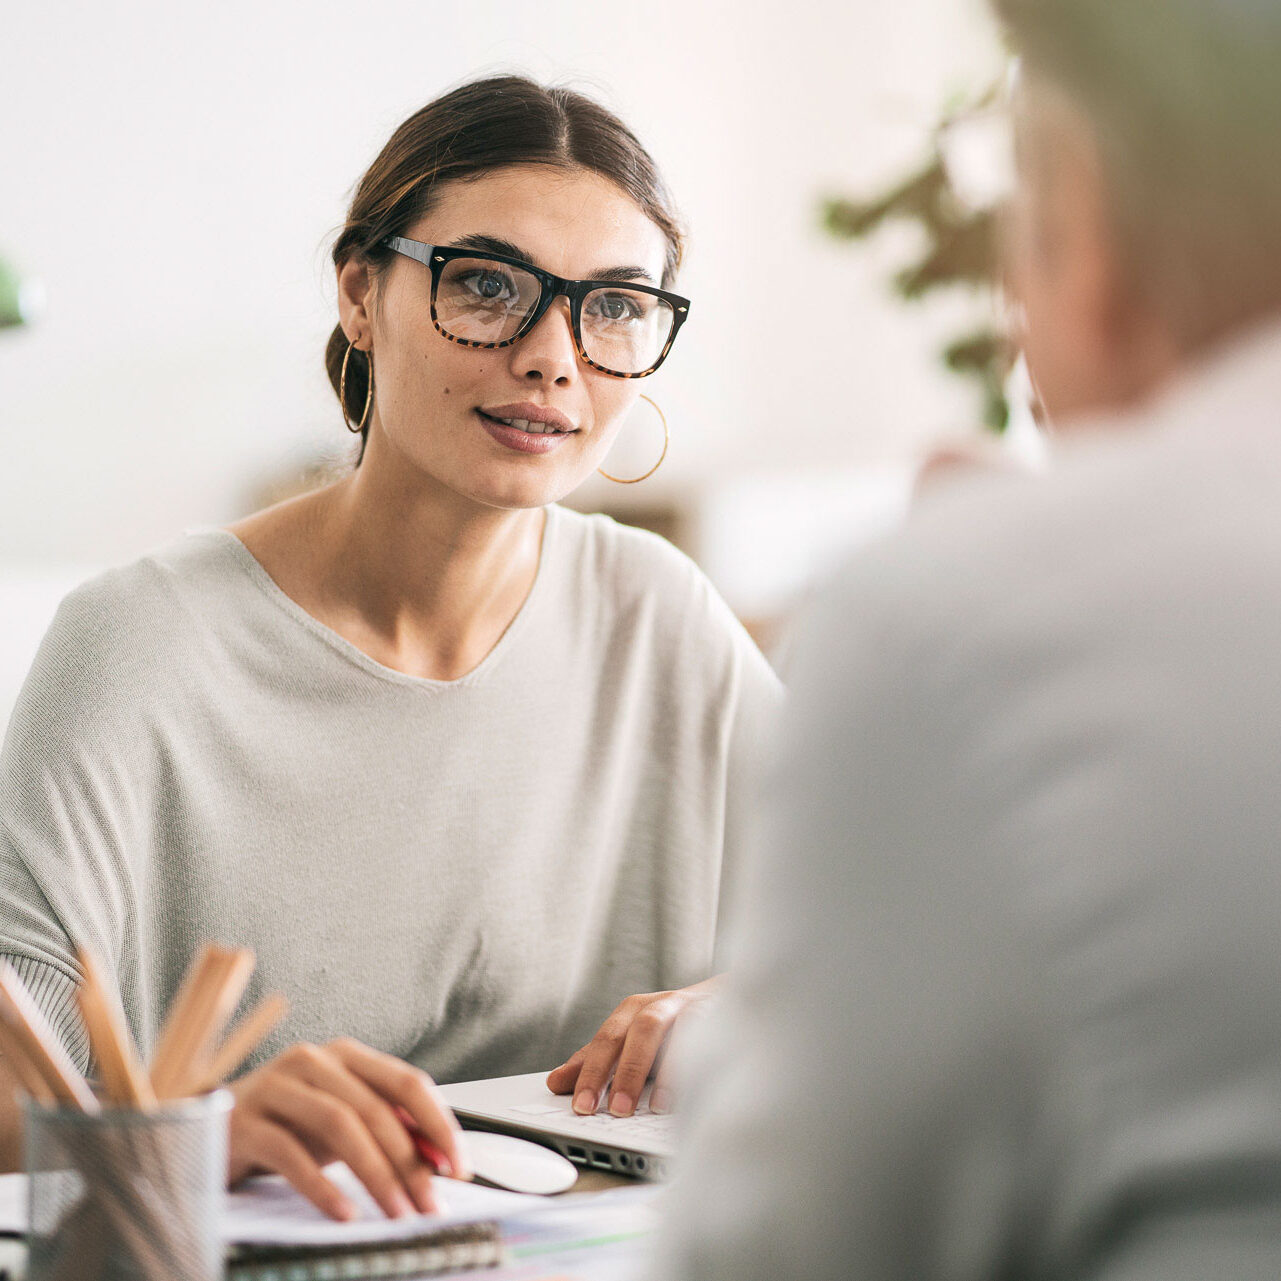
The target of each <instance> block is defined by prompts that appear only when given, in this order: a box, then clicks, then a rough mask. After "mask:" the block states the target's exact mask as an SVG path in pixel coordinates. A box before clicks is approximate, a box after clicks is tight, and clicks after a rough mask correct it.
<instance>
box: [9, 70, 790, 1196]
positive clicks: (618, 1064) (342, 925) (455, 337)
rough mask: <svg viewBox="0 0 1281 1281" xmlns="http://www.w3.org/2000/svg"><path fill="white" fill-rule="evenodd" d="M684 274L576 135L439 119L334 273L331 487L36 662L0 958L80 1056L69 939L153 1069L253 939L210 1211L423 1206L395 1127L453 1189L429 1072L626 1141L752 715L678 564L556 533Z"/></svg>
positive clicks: (437, 112)
mask: <svg viewBox="0 0 1281 1281" xmlns="http://www.w3.org/2000/svg"><path fill="white" fill-rule="evenodd" d="M680 257H681V239H680V233H679V230H678V225H677V222H676V219H675V216H674V214H673V211H672V207H671V205H670V202H669V200H668V198H667V196H666V194H665V191H664V188H663V186H662V184H661V181H660V179H659V177H658V175H657V173H656V171H655V168H654V165H653V162H652V161H651V160H650V158H649V156H648V155H647V154H646V153H645V151H644V150H643V149H642V148H641V146H640V144H639V143H638V142H637V140H636V139H635V137H634V136H633V135H632V134H631V133H630V132H629V131H628V130H627V129H626V128H625V127H624V126H623V125H622V124H621V123H620V122H619V121H618V120H617V119H615V118H614V117H613V116H612V115H610V114H609V113H608V112H606V111H604V110H603V109H602V108H601V107H600V106H598V105H597V104H595V103H593V102H591V101H589V100H587V99H585V98H583V97H581V96H579V95H577V94H574V93H572V92H569V91H567V90H563V89H552V90H548V89H544V88H542V87H540V86H537V85H535V84H532V83H530V82H528V81H526V80H522V79H518V78H501V79H493V80H487V81H481V82H478V83H473V84H470V85H467V86H465V87H463V88H461V89H458V90H456V91H454V92H452V93H450V94H447V95H446V96H445V97H443V98H441V99H439V100H437V101H435V102H433V103H431V104H429V105H428V106H427V107H425V108H423V109H422V110H421V111H419V112H418V113H417V114H415V115H414V116H412V117H411V118H410V119H409V120H407V121H406V122H405V123H404V124H403V125H401V126H400V128H398V129H397V130H396V132H395V134H394V135H393V136H392V138H391V139H390V140H389V142H388V143H387V145H386V147H385V148H384V149H383V151H382V153H381V154H380V155H379V156H378V158H377V159H376V160H375V161H374V164H373V165H372V167H371V168H370V170H369V172H368V173H367V174H366V175H365V176H364V178H363V179H362V181H361V183H360V185H359V187H358V189H357V191H356V195H355V198H354V200H353V203H352V207H351V212H350V216H349V218H348V220H347V224H346V226H345V227H344V228H343V231H342V233H341V235H340V236H339V238H338V241H337V244H336V246H335V249H334V261H335V263H336V266H337V275H338V305H339V326H338V327H337V328H336V329H335V331H334V334H333V337H332V339H331V341H330V344H329V351H328V365H329V371H330V377H331V380H332V381H333V382H334V385H335V390H336V391H337V392H338V393H339V397H340V400H341V402H342V411H343V416H344V418H345V420H346V421H347V423H348V426H349V427H351V428H353V429H355V430H358V431H359V433H360V435H361V454H360V460H359V463H358V465H357V466H356V467H355V468H354V469H353V470H352V472H351V473H350V475H348V476H346V477H345V478H344V479H342V480H340V481H338V482H337V483H335V484H332V485H330V486H329V487H327V488H324V489H321V490H319V491H317V492H314V493H310V494H307V495H305V496H303V497H301V498H297V499H294V500H292V501H290V502H286V503H284V504H281V505H280V506H277V507H274V508H271V509H270V510H268V511H264V512H261V513H259V514H257V515H255V516H252V517H250V518H249V519H247V520H245V521H243V522H241V523H239V524H237V525H235V526H233V527H231V528H230V529H220V530H212V531H209V532H206V533H202V534H197V535H189V536H188V537H186V538H184V539H182V540H181V541H180V542H178V543H175V544H174V545H172V546H170V547H168V548H165V549H163V550H161V551H159V552H157V553H155V554H153V555H151V556H148V557H146V558H145V559H143V560H142V561H140V562H138V563H137V564H135V565H132V566H130V567H128V568H125V569H121V570H118V571H115V572H112V573H109V574H107V575H105V576H103V577H102V578H100V579H97V580H95V581H94V582H91V583H89V584H87V585H86V586H85V587H83V588H81V589H79V590H78V591H77V592H75V593H73V594H72V596H71V597H69V598H68V600H67V601H66V602H65V603H64V605H63V607H62V608H61V610H60V612H59V614H58V616H57V619H56V620H55V622H54V624H53V627H52V629H51V631H50V633H49V635H48V637H47V638H46V640H45V643H44V645H43V647H42V649H41V652H40V655H39V657H38V658H37V661H36V664H35V667H34V669H33V671H32V674H31V676H30V677H29V680H28V683H27V686H26V688H25V691H24V694H23V696H22V699H21V702H20V705H19V707H18V708H17V710H16V711H15V713H14V717H13V721H12V726H11V731H10V734H9V737H8V741H7V744H6V747H5V752H4V756H3V760H2V761H0V818H3V827H0V875H2V876H3V880H4V885H5V894H4V898H3V903H0V954H3V956H4V957H5V958H6V959H7V960H8V961H9V962H10V963H11V964H13V965H14V966H15V968H16V969H17V970H18V971H19V973H20V974H21V976H22V977H23V978H24V979H25V980H26V982H27V983H28V985H29V986H30V987H31V988H32V989H33V990H34V991H35V993H36V995H37V997H38V999H39V1000H40V1001H41V1003H42V1005H43V1007H44V1008H45V1010H46V1011H47V1012H48V1014H49V1016H50V1018H51V1019H52V1021H53V1022H54V1024H55V1026H56V1027H57V1028H58V1029H59V1031H60V1033H61V1034H62V1035H63V1037H64V1038H65V1040H66V1042H67V1044H68V1047H69V1048H70V1049H71V1051H72V1053H73V1054H74V1055H75V1056H76V1057H77V1058H78V1059H79V1060H80V1061H81V1062H82V1063H85V1062H86V1061H87V1059H88V1051H87V1046H86V1042H85V1038H84V1034H83V1030H82V1029H81V1027H80V1025H79V1022H78V1018H77V1015H76V1013H75V1004H74V992H75V987H76V983H77V981H78V978H79V975H78V970H77V967H76V963H75V959H74V953H73V947H74V944H83V945H85V946H87V947H88V948H89V949H91V950H92V951H94V952H96V953H97V954H98V955H100V956H102V957H103V958H104V959H105V960H106V961H107V962H108V963H109V964H111V965H112V966H113V967H114V969H115V972H116V974H117V976H118V980H119V983H120V986H121V990H122V993H123V996H124V1000H125V1003H126V1008H127V1011H128V1013H129V1016H130V1020H131V1022H132V1024H133V1026H134V1029H135V1032H136V1034H137V1035H138V1036H139V1037H140V1039H141V1040H142V1042H143V1043H144V1045H145V1044H148V1043H150V1042H151V1041H152V1039H153V1038H154V1034H155V1029H156V1026H157V1024H158V1022H159V1021H160V1019H161V1017H162V1016H163V1012H164V1010H165V1008H166V1006H167V1004H168V1002H169V1001H170V999H171V998H172V996H173V994H174V991H175V988H176V986H177V983H178V980H179V978H180V976H181V973H182V971H183V969H184V967H185V966H186V964H187V962H188V961H189V960H190V958H191V955H192V953H193V952H194V950H195V949H196V947H197V946H198V945H199V944H200V942H201V941H203V940H205V939H207V938H217V939H220V940H223V941H226V942H233V943H236V944H239V945H246V946H250V947H252V948H253V949H254V950H255V952H256V954H257V958H258V969H257V975H256V979H255V983H256V986H257V988H258V989H259V990H279V991H282V992H284V993H285V994H286V995H287V996H288V998H289V999H290V1001H291V1003H292V1007H293V1008H292V1014H291V1017H290V1019H289V1021H288V1023H287V1025H286V1026H285V1028H284V1029H283V1030H282V1031H281V1032H279V1033H278V1034H277V1037H276V1039H275V1040H274V1041H273V1042H270V1043H269V1044H268V1046H266V1047H265V1048H264V1050H263V1052H262V1053H261V1054H260V1056H259V1058H258V1060H257V1066H255V1067H254V1069H253V1070H252V1071H250V1072H249V1073H247V1074H246V1075H245V1076H243V1077H241V1078H240V1079H239V1080H238V1081H237V1082H236V1083H235V1084H234V1086H233V1090H234V1094H235V1097H236V1104H235V1108H234V1110H233V1114H232V1123H231V1169H230V1176H231V1178H232V1180H233V1181H234V1180H236V1179H238V1178H240V1177H242V1176H243V1175H245V1174H247V1173H250V1172H254V1171H262V1170H275V1171H279V1172H281V1173H282V1174H284V1175H285V1176H286V1177H288V1178H289V1179H290V1180H292V1181H293V1182H294V1183H295V1184H296V1185H297V1186H298V1187H299V1188H300V1189H301V1190H302V1191H303V1192H304V1193H305V1194H306V1195H307V1196H309V1197H311V1198H312V1200H313V1201H315V1202H316V1204H318V1205H319V1206H321V1207H322V1208H323V1209H324V1210H326V1211H327V1212H329V1213H331V1214H334V1215H339V1216H341V1215H344V1214H346V1213H349V1212H350V1206H349V1205H348V1203H347V1202H346V1201H345V1199H344V1198H343V1197H342V1195H341V1194H340V1192H339V1191H338V1190H337V1189H336V1188H335V1187H334V1186H333V1185H332V1184H331V1183H330V1182H329V1181H328V1180H327V1179H326V1178H325V1177H324V1175H323V1174H322V1173H321V1168H320V1167H321V1165H323V1164H324V1163H325V1162H326V1161H328V1160H331V1159H335V1158H341V1159H343V1160H345V1161H347V1162H348V1164H349V1165H351V1167H352V1168H353V1169H354V1170H355V1172H356V1173H357V1175H358V1176H359V1177H360V1178H361V1179H362V1180H363V1182H364V1183H365V1184H366V1185H367V1186H368V1187H369V1189H370V1190H371V1192H373V1194H374V1195H375V1196H376V1197H377V1199H378V1201H379V1203H380V1204H381V1205H382V1206H383V1207H384V1208H385V1209H386V1210H387V1212H388V1213H389V1214H397V1213H402V1212H405V1211H407V1210H409V1209H410V1208H411V1206H413V1205H417V1206H428V1205H430V1192H429V1179H428V1176H427V1174H426V1170H425V1168H424V1167H423V1166H422V1165H421V1164H419V1163H418V1161H417V1159H416V1157H415V1155H414V1151H413V1148H412V1145H411V1144H410V1142H409V1140H408V1138H407V1135H406V1132H405V1129H404V1126H403V1125H402V1124H400V1122H399V1121H398V1120H397V1117H396V1113H395V1108H396V1106H398V1105H399V1106H403V1107H404V1108H406V1109H408V1110H409V1112H410V1113H411V1114H412V1115H413V1116H414V1117H415V1119H416V1120H417V1121H418V1123H419V1125H420V1126H422V1127H423V1128H424V1129H425V1130H427V1131H428V1133H429V1134H431V1135H433V1136H434V1137H435V1138H436V1139H437V1140H438V1142H440V1143H441V1144H442V1145H443V1146H444V1147H445V1148H446V1150H447V1153H448V1154H449V1155H450V1156H451V1159H453V1160H455V1161H461V1156H460V1153H459V1151H458V1148H457V1146H456V1144H455V1141H454V1131H453V1128H452V1126H453V1122H452V1118H451V1117H450V1116H449V1114H448V1110H447V1109H445V1108H444V1107H443V1106H441V1105H440V1104H439V1103H438V1102H437V1100H436V1098H435V1096H434V1094H433V1091H432V1084H431V1078H432V1077H434V1078H436V1079H445V1080H457V1079H466V1078H473V1077H481V1076H493V1075H499V1074H504V1073H510V1072H520V1071H531V1070H538V1069H544V1068H547V1067H549V1066H551V1065H552V1064H557V1063H559V1064H562V1066H561V1067H560V1068H558V1069H557V1070H556V1071H554V1072H553V1073H552V1074H551V1076H550V1078H549V1084H550V1085H551V1086H552V1088H553V1089H556V1090H558V1091H561V1092H568V1091H571V1090H572V1091H573V1092H574V1097H575V1107H576V1108H578V1110H580V1111H594V1110H595V1109H596V1108H597V1107H598V1106H606V1107H609V1108H610V1110H612V1111H614V1112H616V1113H618V1114H627V1113H629V1112H631V1111H632V1110H633V1109H634V1107H635V1100H636V1098H637V1096H638V1093H639V1091H640V1088H641V1086H642V1085H643V1083H644V1081H645V1078H646V1074H647V1073H648V1072H649V1070H650V1068H651V1067H652V1066H653V1063H654V1060H655V1055H656V1053H657V1051H658V1049H659V1046H660V1043H661V1041H662V1039H663V1037H664V1035H665V1034H666V1032H667V1031H668V1029H669V1028H670V1027H671V1024H672V1022H673V1021H674V1019H675V1018H676V1017H677V1016H678V1015H679V1014H680V1012H681V1011H682V1010H683V1009H685V1008H686V1007H688V1006H689V1005H690V1004H691V1003H693V1002H695V1001H697V1000H699V999H700V998H701V997H702V996H703V995H704V994H705V992H706V991H707V980H708V979H709V977H710V976H712V975H713V974H714V972H715V969H716V960H715V955H714V949H715V941H716V936H717V924H718V904H719V903H720V901H721V897H722V893H723V891H724V888H725V884H726V881H727V878H728V877H730V876H731V875H732V873H733V869H734V864H735V860H736V859H737V857H738V851H737V848H736V840H737V822H738V812H739V810H740V808H741V807H742V805H743V803H744V799H745V798H744V796H743V787H742V783H741V781H740V780H741V779H742V776H743V769H744V762H745V759H746V758H747V756H748V755H749V754H750V752H751V750H752V746H753V743H754V742H757V741H759V739H760V737H761V735H762V732H763V729H764V727H765V726H766V725H767V722H768V719H769V716H770V713H771V710H772V708H773V705H774V704H775V703H776V701H777V699H778V685H777V682H776V681H775V679H774V677H773V675H772V674H771V673H770V671H769V669H768V667H767V665H766V664H765V662H764V660H763V659H762V658H761V656H760V654H759V653H758V652H757V651H756V649H755V648H754V647H753V646H752V644H751V642H750V641H749V640H748V638H747V637H746V635H745V633H744V632H743V631H742V629H741V628H740V627H739V626H738V625H737V623H736V622H735V621H734V620H733V618H732V617H731V615H730V614H729V612H728V610H727V609H726V607H725V606H724V604H723V603H722V602H721V601H720V600H719V598H718V597H717V596H716V594H715V593H714V591H713V590H712V589H711V587H710V586H709V585H708V583H707V581H706V580H705V579H704V578H703V576H702V575H701V574H700V573H699V572H698V571H697V570H696V569H695V568H694V567H693V565H692V564H691V563H690V562H689V561H688V560H686V559H685V558H684V557H682V556H681V555H680V554H678V553H677V552H675V551H674V550H673V549H672V548H671V547H670V546H668V545H667V544H666V543H664V542H662V541H661V540H660V539H658V538H656V537H653V536H651V535H648V534H645V533H641V532H638V531H635V530H631V529H627V528H624V527H621V526H618V525H616V524H614V523H613V522H612V521H609V520H607V519H605V518H603V517H584V516H581V515H577V514H574V513H571V512H570V511H567V510H565V509H562V508H560V507H558V506H556V502H557V500H558V499H560V498H562V497H563V496H564V495H566V494H568V493H569V492H570V491H572V490H573V489H574V488H575V487H576V486H577V485H579V484H580V483H581V482H582V481H583V480H585V479H586V478H587V477H588V476H590V475H591V473H592V472H593V471H595V470H596V469H597V468H599V467H600V466H601V463H602V461H603V460H604V459H605V456H606V454H607V453H608V451H609V448H610V445H611V444H612V443H613V441H614V439H615V437H616V435H617V434H618V432H619V430H620V428H621V427H622V424H623V422H624V420H625V419H626V418H627V416H628V413H629V411H630V410H631V409H632V407H633V406H634V405H635V403H636V400H637V397H638V395H639V392H640V386H641V384H640V382H639V380H640V379H641V378H643V377H647V376H648V375H650V374H652V373H653V372H654V371H655V370H656V369H657V368H658V367H659V366H660V365H661V364H662V362H663V360H664V359H665V358H666V356H667V354H668V352H669V350H670V348H671V345H672V342H673V341H674V339H675V338H676V336H677V333H678V331H679V329H680V325H681V323H682V321H683V319H684V318H685V315H686V314H687V309H688V307H689V303H688V302H687V301H686V300H685V299H684V298H681V297H679V296H678V295H676V294H675V293H672V292H671V289H670V287H671V285H672V282H673V278H674V276H675V273H676V269H677V267H678V265H679V262H680ZM611 1011H612V1012H611ZM602 1019H604V1022H603V1023H602ZM290 1043H292V1044H290ZM575 1051H578V1052H577V1053H575ZM611 1073H612V1080H613V1085H612V1089H610V1091H609V1093H608V1096H606V1094H605V1087H606V1085H607V1083H608V1082H609V1080H610V1078H611ZM429 1074H430V1075H429ZM7 1126H8V1133H9V1134H10V1135H11V1136H12V1134H13V1133H14V1128H15V1126H14V1120H13V1118H12V1117H10V1118H9V1120H8V1122H7Z"/></svg>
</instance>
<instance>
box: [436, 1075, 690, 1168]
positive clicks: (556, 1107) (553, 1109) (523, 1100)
mask: <svg viewBox="0 0 1281 1281" xmlns="http://www.w3.org/2000/svg"><path fill="white" fill-rule="evenodd" d="M546 1080H547V1073H546V1072H527V1073H525V1074H524V1075H522V1076H499V1077H495V1078H494V1079H493V1080H490V1081H461V1082H458V1083H457V1084H455V1085H442V1086H441V1087H440V1092H441V1094H442V1095H444V1098H445V1102H446V1103H448V1104H449V1106H450V1107H451V1108H453V1109H454V1113H455V1115H456V1116H457V1117H458V1120H459V1122H460V1123H461V1125H462V1126H463V1128H464V1129H467V1130H496V1131H497V1132H498V1133H500V1134H515V1135H519V1136H520V1137H521V1138H523V1139H533V1140H534V1141H535V1142H537V1143H543V1144H545V1145H546V1146H548V1147H552V1148H555V1149H556V1151H557V1152H559V1153H560V1154H561V1155H562V1156H567V1157H568V1158H569V1159H570V1160H571V1161H573V1162H574V1163H575V1164H576V1165H585V1166H589V1167H591V1168H594V1169H598V1170H614V1171H616V1172H617V1173H619V1174H630V1175H633V1176H636V1177H639V1178H642V1179H661V1178H662V1177H663V1175H664V1174H665V1172H666V1167H667V1162H668V1160H669V1159H670V1158H671V1156H672V1154H673V1152H674V1150H675V1144H674V1135H673V1129H672V1118H671V1117H670V1116H669V1115H667V1114H666V1113H663V1114H659V1113H656V1112H651V1111H650V1110H649V1086H648V1085H647V1086H646V1087H645V1089H644V1091H643V1093H642V1094H641V1097H640V1103H639V1104H638V1105H637V1108H636V1113H635V1115H634V1116H628V1117H616V1116H610V1115H609V1113H608V1112H605V1111H600V1112H597V1113H596V1115H595V1116H576V1115H575V1113H574V1109H573V1107H572V1105H571V1099H570V1096H569V1095H567V1094H564V1095H562V1094H552V1093H551V1091H549V1090H548V1088H547V1085H546Z"/></svg>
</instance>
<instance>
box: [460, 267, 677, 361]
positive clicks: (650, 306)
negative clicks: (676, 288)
mask: <svg viewBox="0 0 1281 1281" xmlns="http://www.w3.org/2000/svg"><path fill="white" fill-rule="evenodd" d="M541 293H542V284H541V282H540V281H539V280H538V278H537V277H536V276H532V275H530V274H529V272H527V271H522V270H521V269H520V268H519V267H513V266H511V265H510V264H509V263H505V262H494V261H492V260H491V259H488V258H453V259H450V260H449V261H448V262H446V263H445V264H444V266H443V267H442V268H441V272H440V281H439V283H438V285H437V287H436V320H437V323H438V324H439V325H440V327H441V328H442V329H443V330H444V331H445V332H446V333H447V334H449V335H450V337H452V338H460V339H462V340H463V341H465V342H484V343H491V342H506V341H507V340H508V339H510V338H512V337H514V336H515V335H516V333H517V332H518V331H519V329H520V327H521V325H522V324H524V322H525V321H526V320H527V319H528V317H529V315H530V313H531V312H533V311H534V310H535V309H536V308H537V306H538V300H539V297H540V296H541ZM675 319H676V317H675V314H674V313H673V311H672V307H671V304H670V303H668V302H666V301H665V300H664V299H662V298H656V297H655V296H654V295H653V294H647V293H643V292H641V291H639V290H631V289H625V288H620V287H618V286H616V285H609V286H607V287H605V288H601V289H593V290H592V291H591V292H590V293H588V294H587V295H586V297H584V299H583V306H582V334H581V342H582V344H583V351H584V353H585V354H586V356H587V358H588V359H589V360H590V361H592V362H593V363H594V364H597V365H600V366H602V367H603V368H605V369H608V370H610V371H612V372H614V373H618V374H638V373H641V372H642V371H644V370H646V369H649V368H650V366H651V365H653V364H654V362H655V361H656V360H657V359H658V358H659V356H660V355H662V352H663V348H664V347H665V346H666V345H667V339H668V338H669V336H670V335H671V332H672V326H673V324H674V323H675Z"/></svg>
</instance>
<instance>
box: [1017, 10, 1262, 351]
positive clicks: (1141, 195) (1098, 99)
mask: <svg viewBox="0 0 1281 1281" xmlns="http://www.w3.org/2000/svg"><path fill="white" fill-rule="evenodd" d="M992 3H993V6H994V8H995V10H996V12H997V15H998V16H999V18H1000V19H1001V20H1002V22H1003V24H1004V26H1005V28H1006V32H1007V35H1008V37H1009V39H1010V42H1011V44H1012V45H1013V47H1014V49H1015V51H1016V52H1018V53H1020V54H1022V56H1023V60H1024V63H1025V64H1026V66H1027V69H1028V72H1029V77H1031V76H1033V75H1040V76H1044V77H1045V78H1046V79H1047V81H1049V82H1052V83H1053V84H1055V85H1057V86H1058V87H1059V88H1060V89H1061V90H1062V91H1063V92H1064V93H1066V95H1067V96H1068V97H1069V98H1070V99H1071V100H1072V101H1073V103H1074V104H1075V105H1076V106H1077V107H1078V108H1079V109H1080V110H1081V111H1082V112H1083V113H1084V115H1085V116H1086V118H1087V119H1088V120H1089V122H1090V126H1091V129H1092V131H1093V134H1094V136H1095V140H1096V144H1097V146H1098V150H1099V155H1100V160H1101V162H1102V164H1103V167H1104V171H1105V178H1106V181H1107V184H1108V188H1109V191H1108V195H1109V198H1110V202H1111V207H1112V215H1113V219H1114V222H1115V224H1116V231H1117V233H1118V235H1119V238H1120V240H1121V243H1122V245H1123V246H1124V249H1125V251H1126V255H1127V258H1128V260H1129V264H1130V269H1131V272H1132V274H1133V276H1134V278H1135V280H1136V282H1137V283H1138V284H1139V286H1140V287H1141V288H1142V289H1143V290H1144V291H1145V293H1146V294H1147V296H1148V300H1149V302H1150V304H1151V305H1153V306H1154V307H1155V308H1157V309H1158V310H1159V311H1160V312H1161V313H1162V314H1163V317H1164V319H1165V320H1166V321H1167V322H1168V323H1169V324H1170V325H1171V327H1172V330H1173V331H1174V332H1175V333H1176V335H1178V336H1179V337H1180V338H1181V339H1182V340H1183V343H1184V345H1185V346H1186V347H1194V346H1199V345H1202V344H1203V343H1206V342H1208V341H1210V340H1212V339H1214V338H1216V337H1218V336H1220V335H1221V334H1224V333H1226V332H1227V331H1229V330H1231V329H1233V328H1235V327H1236V326H1238V325H1240V324H1243V323H1245V322H1247V321H1249V320H1251V319H1252V318H1254V317H1257V316H1259V315H1260V314H1262V313H1265V312H1267V311H1270V310H1274V309H1275V308H1277V307H1278V306H1281V165H1278V163H1277V121H1278V120H1281V65H1278V64H1279V58H1278V51H1279V50H1281V4H1278V3H1276V0H992Z"/></svg>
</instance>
